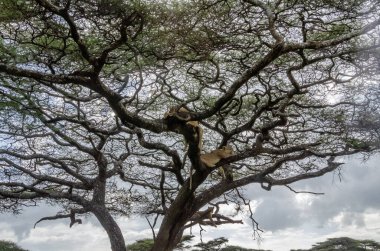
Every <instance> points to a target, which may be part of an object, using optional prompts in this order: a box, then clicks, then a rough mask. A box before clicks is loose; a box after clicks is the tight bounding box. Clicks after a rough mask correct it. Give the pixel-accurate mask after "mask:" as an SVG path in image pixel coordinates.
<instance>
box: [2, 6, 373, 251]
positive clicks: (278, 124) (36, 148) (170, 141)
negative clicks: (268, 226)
mask: <svg viewBox="0 0 380 251" xmlns="http://www.w3.org/2000/svg"><path fill="white" fill-rule="evenodd" d="M379 8H380V5H379V4H378V1H377V0H348V1H330V0H312V1H311V0H305V1H298V0H266V1H264V0H238V1H231V0H202V1H192V0H190V1H176V0H173V1H145V0H131V1H129V0H108V1H106V0H81V1H79V0H17V1H14V0H3V1H1V2H0V35H1V36H0V83H1V85H0V139H1V143H0V208H1V210H4V211H13V212H16V213H17V212H19V210H20V209H21V208H22V207H24V206H34V205H38V204H39V203H41V202H49V203H53V204H55V205H57V206H60V207H61V211H60V212H58V213H57V215H53V216H47V217H45V218H43V219H41V220H40V221H43V220H54V219H59V218H68V219H70V226H72V225H73V224H75V223H81V219H80V216H81V215H84V214H93V215H94V216H95V217H96V218H97V219H98V220H99V222H100V223H101V225H102V226H103V227H104V229H105V230H106V232H107V234H108V236H109V238H110V243H111V248H112V250H113V251H124V250H126V247H125V242H124V237H123V234H124V236H128V235H127V233H122V232H121V230H120V228H119V227H118V224H117V221H116V220H115V219H116V218H115V216H117V215H122V216H130V215H134V214H139V215H143V216H145V217H147V219H149V220H150V221H149V225H150V227H151V228H152V231H153V237H154V244H153V248H152V250H154V251H161V250H172V249H173V248H174V247H175V246H176V245H177V244H178V243H179V242H180V240H181V237H182V235H183V232H184V230H185V229H187V228H189V227H191V226H193V225H195V224H199V225H200V226H213V227H217V226H219V225H221V224H229V223H231V224H233V223H236V224H238V223H243V222H242V221H240V220H239V219H238V220H236V219H234V218H231V217H229V216H226V215H223V214H221V213H220V212H221V211H220V210H219V209H220V207H221V206H223V205H224V204H226V203H234V204H236V207H235V208H236V210H237V211H239V210H241V209H242V208H243V207H244V206H245V207H248V208H249V210H250V207H249V206H250V204H249V203H250V202H249V200H247V199H246V198H245V197H244V193H242V189H244V187H245V186H247V185H249V184H259V185H260V186H261V187H262V188H263V189H266V190H270V189H271V188H272V187H273V186H287V187H289V188H290V189H291V190H293V189H292V188H291V187H290V184H292V183H294V182H297V181H299V180H304V179H309V178H315V177H318V176H322V175H324V174H326V173H328V172H333V171H335V170H337V169H339V168H340V167H341V165H342V158H340V157H343V156H348V155H353V154H358V153H362V154H367V155H368V154H373V153H375V152H377V151H378V149H379V146H380V143H379V138H380V137H379V128H380V120H379V118H380V114H379V113H380V109H379V105H380V102H379V101H380V99H379V98H380V88H379V73H380V54H379V45H380V44H379V27H380V19H379V16H378V13H379V12H380V10H379ZM158 219H160V220H158ZM251 219H252V222H251V224H252V225H253V231H259V229H258V226H257V223H256V221H255V219H254V217H253V216H252V215H251ZM157 222H160V225H159V226H157V224H158V223H157ZM157 229H158V230H157Z"/></svg>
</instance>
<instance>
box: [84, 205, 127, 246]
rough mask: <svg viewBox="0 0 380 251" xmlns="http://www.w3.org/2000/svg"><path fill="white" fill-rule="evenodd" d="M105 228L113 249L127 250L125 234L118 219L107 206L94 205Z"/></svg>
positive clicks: (94, 210)
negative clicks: (114, 217) (116, 219)
mask: <svg viewBox="0 0 380 251" xmlns="http://www.w3.org/2000/svg"><path fill="white" fill-rule="evenodd" d="M91 211H92V212H93V213H94V215H95V216H96V218H97V219H98V221H99V222H100V224H101V225H102V226H103V228H104V229H105V230H106V232H107V234H108V237H109V239H110V242H111V250H112V251H126V250H127V248H126V246H125V241H124V237H123V234H122V233H121V230H120V228H119V226H118V225H117V223H116V221H115V220H114V219H113V217H112V216H111V214H110V213H109V212H108V210H107V208H106V207H105V206H93V207H92V210H91Z"/></svg>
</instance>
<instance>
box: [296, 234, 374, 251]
mask: <svg viewBox="0 0 380 251" xmlns="http://www.w3.org/2000/svg"><path fill="white" fill-rule="evenodd" d="M316 250H319V251H330V250H339V251H345V250H347V251H364V250H373V251H377V250H380V244H379V243H378V242H376V241H373V240H355V239H351V238H348V237H339V238H330V239H327V240H326V241H323V242H318V243H317V244H314V245H313V247H312V248H311V249H297V250H293V251H316Z"/></svg>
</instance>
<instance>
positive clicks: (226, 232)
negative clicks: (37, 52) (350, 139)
mask: <svg viewBox="0 0 380 251" xmlns="http://www.w3.org/2000/svg"><path fill="white" fill-rule="evenodd" d="M379 162H380V156H377V157H373V158H371V159H370V160H369V161H367V162H365V163H363V162H362V161H361V160H359V159H354V158H350V159H347V160H346V163H347V164H345V165H344V167H343V169H342V170H341V174H342V177H341V178H342V180H341V181H340V180H339V177H338V174H337V173H336V172H335V173H330V174H327V175H325V176H324V177H321V178H318V179H313V180H307V181H302V182H299V183H297V184H294V185H293V188H294V189H297V190H308V191H313V192H324V193H325V195H322V196H315V195H310V194H295V193H293V192H291V191H290V190H289V189H287V188H280V187H278V188H273V189H272V191H269V192H268V191H265V190H262V189H261V188H259V187H258V186H250V187H248V188H247V190H246V192H245V194H246V196H247V197H248V198H250V199H252V205H254V208H255V219H256V220H257V221H258V222H259V224H260V227H261V228H262V229H263V230H265V231H264V233H263V234H262V238H261V242H260V243H258V242H257V241H256V240H254V239H253V238H252V230H251V227H250V225H249V220H248V219H247V217H246V216H244V215H239V216H238V217H237V218H240V219H243V220H244V221H245V222H246V224H244V225H240V224H239V225H225V226H219V227H218V228H214V227H206V228H205V229H206V230H207V232H204V233H203V240H204V241H207V240H209V239H212V238H216V237H221V236H224V237H226V238H228V239H229V240H230V241H229V244H235V245H241V246H244V247H250V248H263V249H271V250H274V251H288V250H290V249H291V248H294V249H295V248H310V247H311V245H312V244H314V243H316V242H318V241H323V240H325V239H326V238H330V237H341V236H347V237H352V238H357V239H373V240H376V241H379V242H380V196H379V191H380V168H379ZM225 212H228V208H225ZM55 213H56V212H55V211H54V209H53V208H49V207H47V206H44V207H37V208H29V209H25V210H24V212H23V214H22V215H19V216H13V215H9V214H2V215H1V214H0V239H3V240H11V241H14V242H16V243H18V244H19V245H20V246H21V247H23V248H25V249H29V250H30V251H51V250H54V251H67V250H70V251H107V250H110V245H109V241H108V238H107V235H106V233H105V232H104V231H103V230H102V229H101V227H99V224H98V223H97V221H96V220H95V219H92V218H86V219H83V221H84V224H82V225H74V226H73V227H72V228H71V229H70V228H69V221H68V220H58V221H53V222H47V221H45V222H42V223H40V224H39V225H37V227H36V228H35V229H33V225H34V223H35V222H36V221H37V220H38V219H39V218H41V217H43V216H50V215H54V214H55ZM118 222H119V224H120V226H121V228H122V231H123V233H124V236H125V238H126V239H127V243H131V242H133V241H135V240H138V239H142V238H150V237H151V231H150V229H149V228H148V225H147V224H146V221H145V220H142V219H126V218H121V219H119V220H118ZM186 234H189V232H187V233H186ZM193 234H197V230H196V229H193ZM196 241H197V242H198V241H200V240H199V238H197V239H196Z"/></svg>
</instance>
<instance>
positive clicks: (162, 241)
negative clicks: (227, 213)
mask: <svg viewBox="0 0 380 251" xmlns="http://www.w3.org/2000/svg"><path fill="white" fill-rule="evenodd" d="M206 177H207V173H197V172H196V173H195V174H194V175H193V184H192V189H191V190H190V184H189V180H187V181H186V183H185V184H184V185H183V187H182V188H181V190H180V191H179V193H178V195H177V198H176V199H175V200H174V202H173V203H172V205H171V206H170V207H169V209H168V210H167V212H166V214H165V217H164V219H163V221H162V223H161V226H160V230H159V231H158V234H157V238H156V239H155V241H154V245H153V248H152V249H151V251H172V250H173V249H174V248H175V246H176V245H177V244H178V242H179V241H180V240H181V238H182V234H183V226H185V224H186V223H187V221H188V220H189V219H190V217H191V216H192V215H193V214H194V213H195V212H196V211H197V210H198V209H199V208H195V203H194V199H195V198H194V194H193V193H194V190H195V189H196V188H197V187H198V186H199V184H202V182H203V181H204V180H205V179H206Z"/></svg>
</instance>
